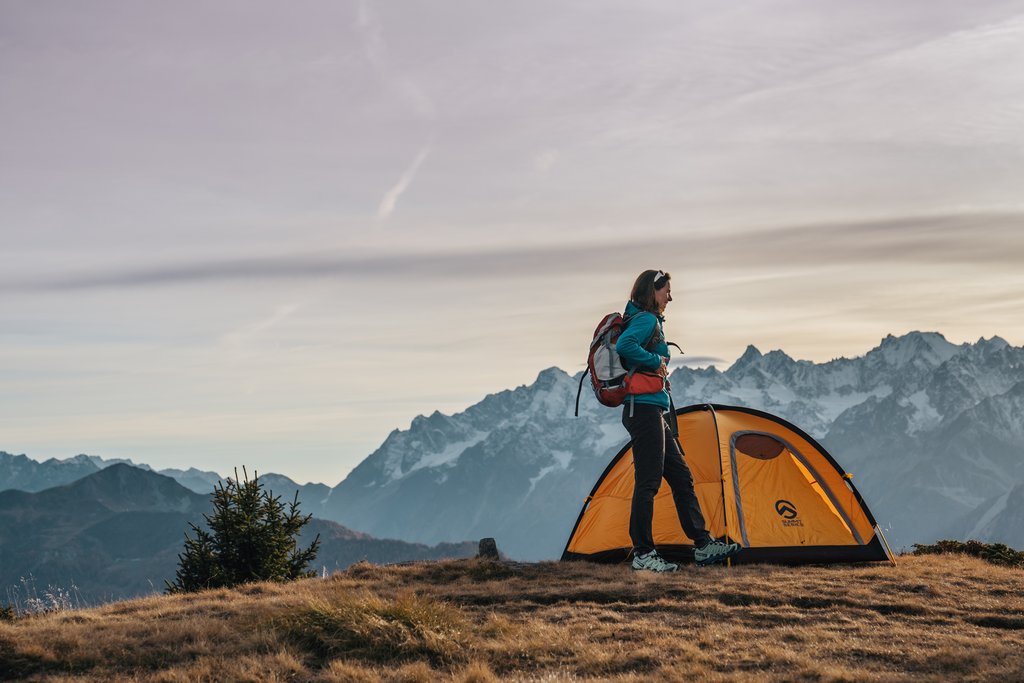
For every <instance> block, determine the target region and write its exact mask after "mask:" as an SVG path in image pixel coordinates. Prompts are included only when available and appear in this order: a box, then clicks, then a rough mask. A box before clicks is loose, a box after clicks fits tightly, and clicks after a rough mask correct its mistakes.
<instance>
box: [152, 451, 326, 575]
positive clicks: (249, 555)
mask: <svg viewBox="0 0 1024 683" xmlns="http://www.w3.org/2000/svg"><path fill="white" fill-rule="evenodd" d="M242 475H243V479H242V480H241V481H240V480H239V479H238V471H237V470H235V478H234V479H230V478H229V479H228V480H227V483H226V484H224V483H222V482H218V483H217V486H216V488H214V490H213V495H212V501H213V514H210V515H203V517H205V519H206V524H207V526H208V528H209V531H207V530H206V529H202V528H200V527H199V526H196V525H195V524H189V526H190V527H191V528H192V533H193V534H194V537H192V536H189V534H188V532H187V531H186V532H185V550H184V552H183V553H182V554H180V555H178V569H177V572H176V574H175V579H174V583H168V582H166V581H165V582H164V583H166V585H167V592H168V593H181V592H188V591H196V590H202V589H205V588H222V587H230V586H236V585H238V584H241V583H249V582H253V581H288V580H291V579H297V578H301V577H306V576H313V574H314V572H312V571H307V570H306V565H308V564H309V563H310V562H312V561H313V559H314V558H315V557H316V553H317V551H318V550H319V549H320V536H319V535H318V536H317V537H316V538H315V539H314V540H313V542H312V543H311V544H310V545H309V547H308V548H305V549H300V548H299V546H298V543H297V541H296V538H295V537H296V536H297V534H298V533H299V531H300V530H301V529H302V527H303V526H305V525H306V524H307V523H309V520H310V519H312V517H313V516H312V515H305V516H303V515H301V514H300V513H299V494H298V492H296V493H295V498H294V500H292V502H291V503H289V504H288V505H287V506H286V505H285V504H283V503H282V502H281V498H280V496H274V495H272V494H271V493H270V492H269V491H265V490H263V484H262V483H260V480H259V475H258V474H257V473H255V472H254V473H253V478H252V480H250V479H249V475H248V473H246V471H245V468H242Z"/></svg>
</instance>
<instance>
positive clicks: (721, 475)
mask: <svg viewBox="0 0 1024 683" xmlns="http://www.w3.org/2000/svg"><path fill="white" fill-rule="evenodd" d="M704 407H705V408H707V409H708V410H710V411H711V421H712V422H713V423H714V425H715V448H716V449H717V450H718V481H719V483H720V484H721V485H722V523H723V524H724V525H725V542H726V543H729V542H730V541H731V540H732V539H731V538H729V515H728V514H726V509H725V467H724V466H723V465H722V438H721V437H720V436H719V435H718V415H716V414H715V407H714V406H713V405H711V404H710V403H705V404H704ZM725 566H726V567H732V558H731V557H730V558H727V559H726V560H725Z"/></svg>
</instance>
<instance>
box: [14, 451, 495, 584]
mask: <svg viewBox="0 0 1024 683" xmlns="http://www.w3.org/2000/svg"><path fill="white" fill-rule="evenodd" d="M210 509H211V506H210V503H209V496H206V495H200V494H197V493H194V492H192V491H190V490H188V489H187V488H185V487H183V486H181V485H180V484H178V483H177V482H176V481H174V480H173V479H171V478H170V477H166V476H164V475H161V474H157V473H155V472H152V471H148V470H144V469H140V468H137V467H133V466H130V465H126V464H123V463H122V464H116V465H112V466H109V467H105V468H103V469H101V470H99V471H96V472H94V473H93V474H90V475H88V476H86V477H83V478H81V479H79V480H77V481H75V482H73V483H71V484H67V485H64V486H59V487H55V488H51V489H46V490H43V491H39V492H35V493H28V492H23V491H12V490H9V491H4V492H2V493H0V586H3V587H4V588H5V589H8V590H10V589H11V587H15V588H16V589H18V588H17V587H18V586H20V584H21V580H22V578H25V577H32V580H33V581H34V583H35V586H36V587H37V589H38V590H40V591H41V590H44V589H45V588H46V587H47V586H48V585H53V586H57V587H60V588H63V589H71V587H72V586H75V587H77V589H78V592H79V594H80V595H81V597H82V599H84V600H85V601H86V602H87V603H97V602H103V601H107V600H111V599H118V598H124V597H131V596H136V595H144V594H147V593H151V592H153V591H160V590H162V589H163V585H164V583H163V582H164V579H168V580H169V579H172V578H173V577H174V570H175V568H176V566H177V556H178V553H179V552H180V551H181V548H182V544H183V540H184V533H185V531H186V529H188V524H189V522H195V523H197V524H200V523H202V521H203V513H204V512H209V511H210ZM304 532H305V534H306V535H307V537H309V536H310V535H311V534H312V535H315V534H317V533H319V534H320V535H321V541H322V546H321V550H320V553H319V555H318V558H317V562H316V564H315V565H312V566H311V568H312V569H316V570H320V569H321V568H325V569H326V570H327V571H334V570H337V569H342V568H344V567H347V566H349V565H350V564H352V563H353V562H357V561H359V560H364V559H365V560H369V561H371V562H397V561H405V560H418V559H435V558H443V557H467V556H471V555H473V554H474V553H475V552H476V544H475V543H472V542H466V543H461V544H459V543H453V544H443V545H440V546H435V547H431V546H427V545H424V544H414V543H406V542H403V541H394V540H382V539H377V538H373V537H372V536H369V535H367V534H361V533H356V532H353V531H351V530H349V529H346V528H345V527H343V526H341V525H339V524H337V523H335V522H329V521H326V520H320V519H314V520H313V521H312V522H311V523H310V525H309V526H308V527H307V528H306V529H305V530H304ZM307 540H308V538H307ZM18 590H20V589H18Z"/></svg>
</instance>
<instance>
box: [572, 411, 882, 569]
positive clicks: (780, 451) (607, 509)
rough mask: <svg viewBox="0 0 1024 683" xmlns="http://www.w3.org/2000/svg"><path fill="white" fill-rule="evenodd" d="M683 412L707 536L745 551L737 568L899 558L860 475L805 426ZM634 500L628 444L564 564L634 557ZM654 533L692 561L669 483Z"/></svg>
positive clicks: (682, 431) (583, 515) (682, 430)
mask: <svg viewBox="0 0 1024 683" xmlns="http://www.w3.org/2000/svg"><path fill="white" fill-rule="evenodd" d="M676 416H677V419H678V424H679V440H680V443H681V444H682V446H683V450H684V451H685V453H686V463H687V465H689V467H690V471H691V472H692V473H693V480H694V490H695V492H696V494H697V499H698V500H699V501H700V506H701V510H702V511H703V513H704V518H705V521H706V524H707V527H708V531H710V532H711V534H712V535H713V536H715V537H718V538H721V537H723V536H727V537H728V538H729V539H731V540H732V541H735V542H737V543H740V544H741V545H742V546H743V551H742V552H741V553H740V554H739V555H737V556H736V557H735V558H733V562H736V563H748V562H780V563H792V564H799V563H824V562H870V561H880V560H881V561H884V560H888V561H890V562H893V561H894V560H893V557H892V553H891V551H890V550H889V547H888V545H887V544H886V543H885V539H884V538H883V536H882V533H881V530H880V529H879V528H878V525H877V523H876V522H875V519H874V517H872V515H871V511H870V510H868V508H867V505H865V503H864V500H863V498H861V495H860V493H859V492H858V491H857V489H856V487H855V486H854V485H853V481H852V475H850V474H848V473H847V472H846V471H845V470H843V469H842V468H841V467H840V466H839V464H838V463H837V462H836V461H835V459H833V458H832V456H831V455H829V453H828V452H827V451H826V450H825V449H824V448H822V446H821V445H820V444H818V442H817V441H815V440H814V439H813V438H811V437H810V436H808V435H807V434H806V433H804V432H803V431H802V430H801V429H800V428H798V427H796V426H794V425H792V424H790V423H789V422H787V421H785V420H783V419H782V418H779V417H776V416H774V415H770V414H768V413H765V412H762V411H759V410H754V409H751V408H741V407H735V406H725V405H718V404H705V405H694V406H688V407H686V408H680V409H679V410H677V411H676ZM632 497H633V451H632V444H626V446H625V447H624V448H623V449H622V450H621V451H619V453H618V454H617V455H616V456H615V457H614V458H613V459H612V461H611V463H609V465H608V467H607V468H606V469H605V471H604V473H603V474H602V475H601V476H600V477H599V478H598V480H597V483H596V484H595V485H594V488H593V490H592V491H591V492H590V495H589V496H588V497H587V499H586V501H585V502H584V504H583V509H582V510H581V511H580V515H579V518H578V519H577V520H576V526H575V527H573V530H572V533H571V534H570V535H569V540H568V542H567V543H566V546H565V551H564V552H563V553H562V559H563V560H593V561H599V562H619V561H623V560H625V559H627V558H628V557H629V554H630V552H631V551H632V543H631V542H630V538H629V514H630V503H631V500H632ZM653 531H654V542H655V545H656V547H657V549H658V552H659V553H661V554H662V555H663V556H664V557H666V558H669V559H672V560H675V561H684V562H685V561H692V559H693V545H692V542H691V541H690V539H689V538H687V537H686V535H685V534H684V533H683V530H682V528H681V526H680V524H679V519H678V517H677V516H676V510H675V506H674V504H673V502H672V492H671V491H670V490H669V487H668V484H667V483H666V482H665V481H662V483H661V488H660V489H659V491H658V494H657V496H656V497H655V499H654V523H653Z"/></svg>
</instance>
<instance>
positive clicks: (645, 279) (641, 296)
mask: <svg viewBox="0 0 1024 683" xmlns="http://www.w3.org/2000/svg"><path fill="white" fill-rule="evenodd" d="M671 279H672V276H671V275H669V274H668V273H665V272H662V271H660V270H645V271H644V272H642V273H640V277H638V278H637V279H636V282H634V283H633V291H632V292H630V294H629V298H630V300H631V301H632V302H633V303H634V304H636V305H637V307H638V308H640V309H641V310H644V311H647V312H649V313H654V314H655V315H657V314H659V313H661V311H660V310H659V309H658V302H657V301H655V300H654V292H655V291H656V290H659V289H662V288H664V287H665V285H667V284H668V281H669V280H671Z"/></svg>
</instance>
